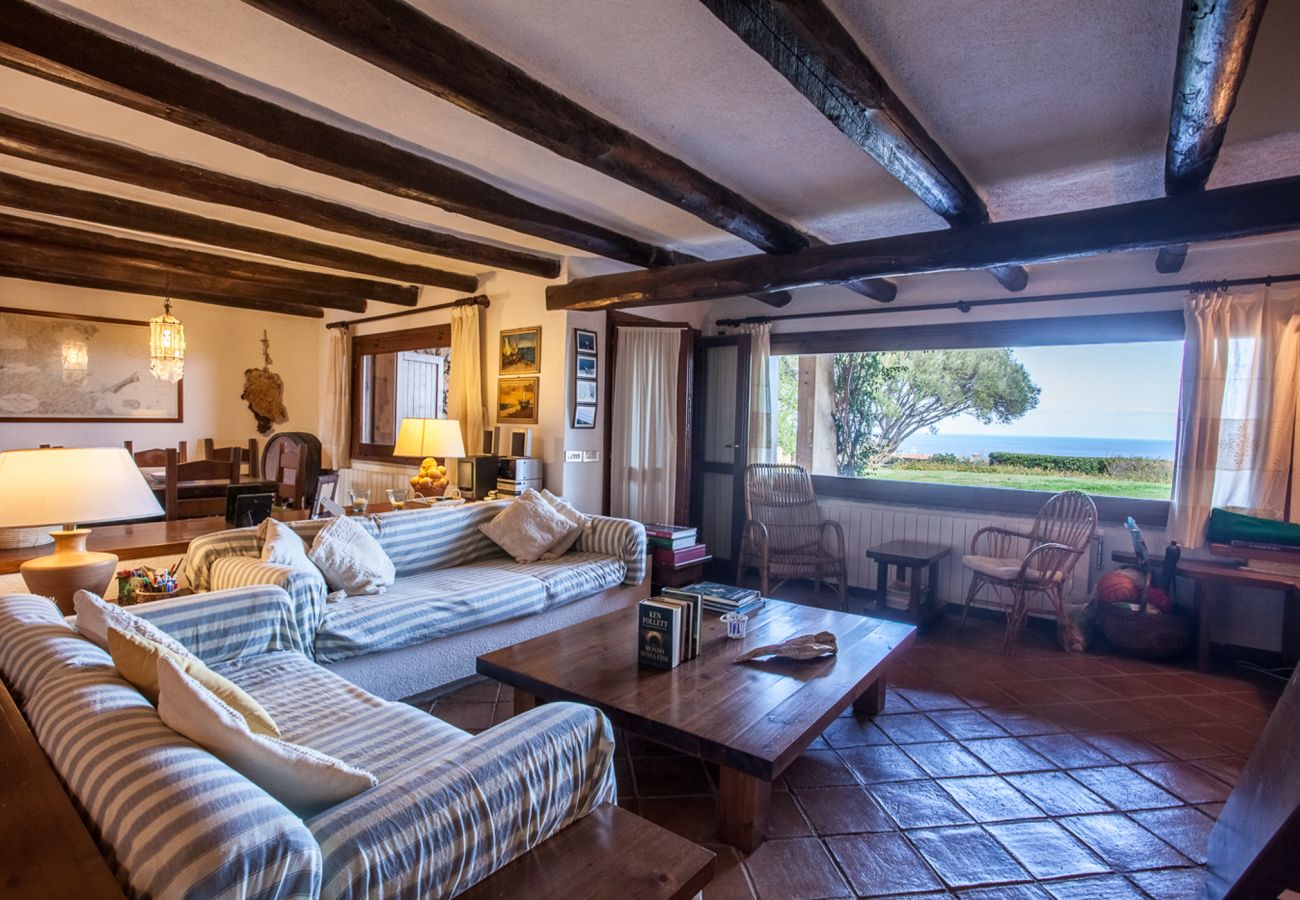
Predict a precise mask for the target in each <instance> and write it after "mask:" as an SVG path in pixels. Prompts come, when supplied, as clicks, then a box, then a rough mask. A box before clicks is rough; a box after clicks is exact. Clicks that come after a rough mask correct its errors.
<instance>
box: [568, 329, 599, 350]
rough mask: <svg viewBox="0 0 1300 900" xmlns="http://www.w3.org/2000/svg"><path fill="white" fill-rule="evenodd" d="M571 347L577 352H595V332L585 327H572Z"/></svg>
mask: <svg viewBox="0 0 1300 900" xmlns="http://www.w3.org/2000/svg"><path fill="white" fill-rule="evenodd" d="M573 347H574V349H575V350H576V351H577V352H578V353H593V354H594V353H595V352H596V332H594V331H587V330H586V329H585V328H575V329H573Z"/></svg>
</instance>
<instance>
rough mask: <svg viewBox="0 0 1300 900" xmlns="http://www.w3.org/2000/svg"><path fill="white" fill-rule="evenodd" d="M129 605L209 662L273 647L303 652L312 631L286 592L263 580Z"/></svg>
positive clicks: (214, 662)
mask: <svg viewBox="0 0 1300 900" xmlns="http://www.w3.org/2000/svg"><path fill="white" fill-rule="evenodd" d="M131 611H132V612H133V613H135V614H136V615H137V616H139V617H140V618H142V619H146V620H148V621H149V622H152V623H153V624H154V625H157V626H158V627H159V628H161V629H162V630H163V631H165V632H167V633H168V634H169V635H171V636H172V637H174V638H176V640H178V641H180V642H181V643H182V644H184V645H185V646H186V648H187V649H188V650H189V651H190V652H191V653H193V654H194V655H195V656H197V657H198V658H199V659H201V660H203V662H205V663H206V664H208V665H209V666H211V665H214V664H216V663H222V662H227V661H229V660H232V659H238V658H239V657H241V656H253V655H255V654H259V653H272V652H274V651H276V650H295V651H297V652H299V653H305V652H307V651H308V650H309V649H310V648H311V640H312V636H313V634H314V629H312V630H309V629H306V628H304V625H303V622H302V620H301V618H299V617H298V615H297V610H296V609H295V606H294V604H293V601H292V600H291V599H290V598H289V595H288V594H286V593H285V592H284V591H282V590H281V589H280V588H278V587H271V586H267V585H261V586H255V587H243V588H238V589H236V590H228V591H212V592H209V593H206V594H195V595H194V596H192V597H178V598H176V599H175V600H160V601H158V602H156V603H142V604H140V605H138V606H133V607H131Z"/></svg>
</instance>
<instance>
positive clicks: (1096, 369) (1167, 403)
mask: <svg viewBox="0 0 1300 900" xmlns="http://www.w3.org/2000/svg"><path fill="white" fill-rule="evenodd" d="M1015 354H1016V358H1017V359H1019V360H1020V362H1021V363H1022V364H1023V365H1024V367H1025V368H1026V369H1027V370H1029V375H1030V377H1031V378H1032V379H1033V380H1034V383H1035V384H1037V385H1038V386H1039V387H1040V388H1042V396H1041V397H1040V398H1039V401H1038V408H1037V409H1034V410H1032V411H1031V412H1029V413H1027V414H1026V415H1025V416H1024V417H1022V418H1020V419H1018V420H1016V421H1015V422H1013V423H1011V424H1010V425H981V424H980V423H979V422H978V421H976V420H975V419H974V418H972V417H970V416H956V417H954V418H952V419H948V420H947V421H945V422H943V423H941V424H940V425H939V433H940V434H1008V435H1010V434H1017V435H1048V436H1052V437H1109V438H1139V439H1144V440H1162V439H1163V440H1173V438H1174V424H1175V423H1174V419H1175V416H1176V415H1177V411H1178V380H1179V374H1180V370H1181V368H1182V361H1183V342H1182V341H1153V342H1150V343H1142V344H1084V345H1081V346H1077V347H1022V348H1019V349H1017V350H1016V351H1015Z"/></svg>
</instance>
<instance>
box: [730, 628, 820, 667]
mask: <svg viewBox="0 0 1300 900" xmlns="http://www.w3.org/2000/svg"><path fill="white" fill-rule="evenodd" d="M838 650H839V647H838V646H837V645H836V643H835V635H833V634H831V633H830V632H829V631H819V632H817V633H816V634H801V635H799V636H798V637H792V638H790V639H789V640H788V641H782V642H781V643H779V644H768V645H767V646H765V647H755V648H754V649H753V650H747V651H745V652H744V653H742V654H740V655H739V656H737V657H736V659H735V661H736V662H746V661H748V660H751V659H757V658H758V657H760V656H783V657H785V658H786V659H816V658H817V657H819V656H834V655H835V653H836V652H837V651H838Z"/></svg>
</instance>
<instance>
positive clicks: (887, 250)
mask: <svg viewBox="0 0 1300 900" xmlns="http://www.w3.org/2000/svg"><path fill="white" fill-rule="evenodd" d="M1296 230H1300V177H1294V178H1281V179H1277V180H1274V181H1265V182H1257V183H1255V184H1244V185H1236V186H1233V187H1227V188H1220V189H1218V190H1213V191H1204V192H1201V193H1196V194H1188V195H1183V196H1175V197H1162V198H1158V199H1155V200H1143V201H1139V202H1136V203H1125V204H1121V205H1118V206H1108V207H1102V208H1099V209H1088V210H1080V211H1077V212H1070V213H1060V214H1057V215H1052V216H1039V217H1035V218H1030V219H1018V220H1015V221H1010V222H994V223H990V224H987V225H972V226H969V227H967V228H953V229H949V230H946V231H927V232H921V233H919V234H907V235H900V236H897V237H887V238H877V239H875V240H870V241H856V242H853V243H847V244H836V245H834V246H831V247H810V248H808V249H807V250H800V251H798V252H797V253H792V254H788V255H785V256H745V257H739V258H733V259H727V260H717V261H714V262H703V263H694V264H691V265H685V266H675V267H671V268H666V269H659V270H656V271H646V272H626V273H621V274H615V275H600V276H594V277H591V278H581V279H578V280H576V281H571V282H569V283H568V284H561V285H552V286H550V287H548V288H547V289H546V304H547V308H549V309H600V308H610V307H637V306H651V305H654V304H659V303H685V302H690V301H701V300H717V299H720V298H723V297H732V296H736V295H738V294H746V293H750V292H753V291H771V290H793V289H796V288H803V287H813V286H816V285H820V284H842V283H844V282H846V281H852V280H855V279H860V278H879V277H890V276H895V275H912V274H916V273H920V272H943V271H953V270H966V269H987V268H990V267H992V266H1004V265H1028V264H1031V263H1040V262H1052V261H1055V260H1061V259H1072V258H1075V257H1081V256H1095V255H1098V254H1102V253H1113V252H1119V251H1130V250H1150V249H1155V248H1157V247H1163V246H1166V245H1168V244H1180V243H1200V242H1202V241H1218V240H1231V239H1234V238H1242V237H1250V236H1252V235H1260V234H1272V233H1276V232H1283V231H1296Z"/></svg>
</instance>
